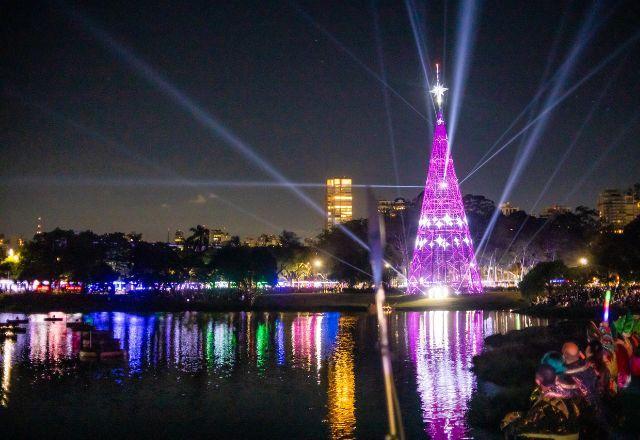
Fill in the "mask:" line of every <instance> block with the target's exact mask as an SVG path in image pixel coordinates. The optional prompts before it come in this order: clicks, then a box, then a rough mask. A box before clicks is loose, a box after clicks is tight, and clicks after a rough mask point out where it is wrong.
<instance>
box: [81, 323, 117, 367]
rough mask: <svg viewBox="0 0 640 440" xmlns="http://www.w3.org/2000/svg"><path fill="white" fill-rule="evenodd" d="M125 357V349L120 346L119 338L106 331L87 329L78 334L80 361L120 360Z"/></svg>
mask: <svg viewBox="0 0 640 440" xmlns="http://www.w3.org/2000/svg"><path fill="white" fill-rule="evenodd" d="M126 357H127V351H126V350H123V349H121V348H120V340H119V339H117V338H114V337H112V336H111V334H110V333H109V332H107V331H102V330H93V329H92V330H88V331H82V333H81V335H80V353H79V358H80V360H81V361H106V360H121V359H125V358H126Z"/></svg>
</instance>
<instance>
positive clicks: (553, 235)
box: [0, 195, 640, 297]
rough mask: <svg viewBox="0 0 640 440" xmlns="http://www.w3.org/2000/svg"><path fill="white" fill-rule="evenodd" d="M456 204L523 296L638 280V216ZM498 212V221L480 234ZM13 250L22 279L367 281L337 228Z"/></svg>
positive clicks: (404, 252)
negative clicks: (257, 241) (218, 239)
mask: <svg viewBox="0 0 640 440" xmlns="http://www.w3.org/2000/svg"><path fill="white" fill-rule="evenodd" d="M419 200H421V195H419V196H418V197H417V198H416V201H415V202H414V204H413V206H412V207H410V208H409V209H407V210H406V211H404V212H402V213H400V214H399V215H396V216H394V217H388V218H386V219H385V223H386V236H387V245H386V248H385V258H386V260H387V261H388V262H390V263H391V266H392V267H394V268H397V269H398V270H399V271H400V272H405V271H406V269H407V268H408V266H409V264H410V260H411V255H412V252H413V243H414V241H415V234H416V229H417V223H418V218H419V205H420V203H418V201H419ZM464 203H465V209H466V213H467V218H468V220H469V227H470V232H471V236H472V238H473V241H474V243H475V245H476V247H477V245H478V244H479V243H480V242H483V247H482V249H481V250H480V251H479V252H477V259H478V262H479V264H480V265H481V266H483V267H485V268H487V267H488V268H491V267H500V268H502V270H505V271H510V272H511V273H512V274H514V276H515V277H516V279H520V280H521V285H520V286H521V288H522V290H523V292H524V293H525V294H526V295H528V296H531V297H533V296H536V295H541V294H544V293H545V291H548V290H549V282H550V280H552V279H554V278H571V279H576V280H581V281H586V280H587V279H590V278H591V277H593V276H599V277H602V278H609V277H611V276H613V275H616V276H619V277H620V278H621V279H623V280H638V278H639V277H640V220H638V219H636V220H635V221H634V222H632V223H630V224H629V225H627V226H626V227H625V229H624V233H623V234H615V233H613V232H610V231H608V230H607V229H606V228H604V227H603V225H601V224H600V221H599V219H598V216H597V213H596V212H595V211H594V210H591V209H589V208H586V207H583V206H579V207H577V208H576V209H575V210H573V211H570V212H561V213H557V214H555V215H553V216H550V217H548V218H541V217H536V216H532V215H528V214H526V213H525V212H523V211H518V212H515V213H512V214H511V215H508V216H506V215H503V214H501V213H499V211H496V206H495V204H494V202H493V201H491V200H488V199H486V198H485V197H483V196H475V195H467V196H465V197H464ZM496 212H498V213H499V215H497V217H495V223H494V224H493V226H492V228H491V233H490V234H487V233H486V231H487V229H488V228H489V227H490V225H491V224H492V221H491V220H492V217H493V216H494V213H496ZM343 226H344V228H346V229H348V230H349V231H350V232H351V233H352V234H353V235H355V236H357V237H359V238H360V239H361V240H362V241H364V242H366V239H367V220H365V219H356V220H353V221H351V222H348V223H345V224H344V225H343ZM483 237H485V240H484V241H483ZM19 253H20V258H19V260H18V261H16V260H15V259H14V260H12V261H9V260H8V259H6V260H5V261H4V263H2V265H1V266H0V270H2V271H3V272H4V275H8V276H10V277H12V278H14V279H17V280H27V281H31V280H35V279H37V280H41V281H42V280H48V281H56V280H61V279H65V280H69V281H76V282H81V283H84V284H86V283H110V282H113V281H116V280H120V281H125V282H126V281H135V282H142V283H147V284H151V283H178V282H184V281H194V282H215V281H218V280H224V281H229V282H233V283H235V285H236V286H237V287H238V288H239V289H241V290H252V289H255V288H256V286H258V285H259V284H260V283H266V284H269V285H274V284H275V283H276V282H277V280H278V279H285V280H294V279H310V278H314V277H316V278H317V277H318V276H322V277H325V278H327V279H331V280H337V281H341V282H343V283H344V284H345V285H346V286H351V287H353V286H359V285H363V283H368V282H369V281H370V278H371V277H370V275H369V274H370V273H371V269H370V265H369V256H368V253H367V250H366V249H365V248H364V247H362V246H360V245H358V244H357V243H356V242H355V241H354V240H352V238H351V237H349V236H348V235H347V234H345V232H344V230H343V228H332V229H328V230H324V231H322V232H321V233H320V234H319V235H318V236H316V237H315V238H313V239H307V240H305V241H304V242H303V241H302V240H301V239H300V238H299V237H298V236H297V235H296V234H295V233H293V232H291V231H282V233H281V234H280V235H279V236H278V239H277V241H276V242H274V243H272V244H270V245H269V246H261V247H249V246H247V245H245V244H242V243H241V241H240V239H239V237H232V238H231V239H230V240H229V241H228V242H226V243H223V244H222V245H216V246H214V245H213V244H212V243H210V242H209V230H208V229H207V228H205V227H203V226H196V227H194V228H191V230H190V235H188V236H187V238H186V239H185V242H184V244H183V246H181V247H177V246H175V244H173V243H165V242H148V241H145V240H143V238H142V236H141V235H140V234H135V233H131V234H125V233H121V232H114V233H106V234H96V233H94V232H92V231H81V232H76V231H72V230H63V229H54V230H52V231H49V232H44V233H41V234H38V235H35V236H34V237H33V238H32V239H31V240H29V241H27V242H26V243H25V245H24V246H23V247H22V248H21V249H20V250H19ZM582 258H585V259H588V261H589V266H588V267H587V268H585V267H576V266H578V263H577V262H578V261H579V260H580V259H582ZM318 260H321V261H322V267H321V269H319V268H318V267H314V264H313V262H314V261H318ZM405 273H406V272H405ZM525 274H527V275H526V276H525ZM394 275H395V274H394V270H393V269H391V268H387V270H386V273H385V277H386V279H387V280H389V279H391V278H392V277H393V276H394Z"/></svg>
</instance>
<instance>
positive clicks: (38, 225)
mask: <svg viewBox="0 0 640 440" xmlns="http://www.w3.org/2000/svg"><path fill="white" fill-rule="evenodd" d="M42 228H43V226H42V217H38V223H37V224H36V235H40V234H42V232H43V230H42Z"/></svg>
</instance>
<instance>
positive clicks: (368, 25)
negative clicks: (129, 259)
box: [0, 2, 640, 240]
mask: <svg viewBox="0 0 640 440" xmlns="http://www.w3.org/2000/svg"><path fill="white" fill-rule="evenodd" d="M27 3H28V2H27ZM246 6H247V5H244V6H242V7H237V8H229V9H228V10H226V11H220V10H217V9H215V8H210V7H205V6H198V5H195V4H192V5H183V6H181V7H180V9H179V11H174V12H176V13H178V15H179V16H180V17H181V18H180V20H176V21H175V22H172V23H169V22H167V18H166V17H167V16H170V14H166V12H167V11H164V10H163V9H162V8H155V9H154V8H150V10H149V12H148V14H147V16H146V17H145V21H144V25H143V26H140V21H139V20H138V19H136V18H135V17H136V16H137V15H136V14H135V11H133V10H132V9H131V8H135V6H132V5H128V4H126V3H122V4H120V5H119V7H118V8H112V7H109V8H106V7H104V6H103V5H101V4H99V3H93V4H92V3H89V4H86V5H84V6H83V7H82V8H80V7H77V6H74V5H71V7H70V8H69V10H68V11H63V10H60V9H59V8H58V7H56V6H51V5H49V6H46V7H44V8H42V9H41V10H40V12H41V13H40V14H39V15H38V16H35V15H32V14H30V13H29V9H30V7H29V5H28V4H26V5H15V6H14V8H15V11H13V12H14V13H13V14H11V18H10V19H8V20H7V30H8V34H9V35H11V41H10V43H11V44H10V45H9V47H10V49H9V51H8V53H7V54H6V56H5V62H8V64H9V66H8V67H9V68H8V69H6V70H4V71H3V79H4V81H3V84H4V85H3V89H2V96H3V102H4V104H5V105H3V113H2V114H3V117H2V127H3V129H2V132H1V134H0V136H1V138H0V140H1V145H2V146H3V156H4V157H5V158H7V160H6V161H5V167H3V170H2V171H1V172H0V179H1V180H0V182H1V183H0V191H1V193H0V209H1V210H2V212H3V214H4V215H3V216H2V218H1V219H0V231H2V232H4V233H6V234H11V235H19V234H22V235H25V236H30V235H31V234H32V233H33V231H34V226H35V225H34V223H35V221H36V220H35V219H37V218H38V217H42V218H43V219H44V222H45V229H50V228H52V227H55V226H60V227H63V228H69V229H76V230H82V229H93V230H96V231H97V232H107V231H114V230H123V231H131V230H134V231H138V232H141V233H143V234H144V235H145V236H146V237H149V238H150V239H154V240H163V239H164V237H165V236H166V230H167V228H171V229H177V228H187V227H188V226H191V225H196V224H202V223H206V224H211V225H216V226H220V227H222V226H225V227H227V229H229V230H231V229H233V230H235V231H237V233H238V235H242V236H246V235H255V234H256V232H266V233H271V232H277V230H278V229H280V230H281V229H290V230H293V231H295V232H297V233H299V234H300V235H302V236H312V235H315V234H316V233H317V232H319V231H320V230H321V228H322V225H323V218H322V217H321V216H320V215H319V213H317V212H314V210H313V209H310V208H309V207H308V206H306V205H305V204H304V203H302V202H300V200H299V198H297V197H296V195H295V194H292V193H291V192H290V191H288V190H287V189H286V188H283V187H276V188H274V187H267V186H264V187H263V186H261V185H257V186H254V187H247V188H243V187H237V186H224V185H223V186H220V185H213V184H212V185H207V184H204V185H203V184H202V182H203V181H204V182H205V183H206V182H207V181H216V182H220V181H229V180H231V181H234V182H240V183H242V182H249V181H257V182H269V181H273V179H272V178H271V177H270V176H269V175H265V174H264V172H263V170H260V169H259V167H257V166H256V164H252V163H250V162H249V161H248V160H247V159H246V158H245V157H243V156H242V155H239V154H237V152H234V151H233V149H230V148H229V146H228V143H227V142H225V141H224V140H221V139H220V138H219V137H216V136H213V135H212V134H211V133H210V132H209V131H207V130H206V129H205V128H203V126H202V124H200V123H198V121H197V120H194V118H193V117H192V116H191V115H190V114H189V113H188V112H185V111H184V109H183V108H181V107H180V106H179V105H178V104H177V103H176V102H175V101H173V100H171V99H168V98H167V95H166V93H165V91H163V90H159V89H158V88H157V87H156V86H154V85H153V84H151V83H150V82H149V81H148V80H147V79H145V78H144V77H141V75H140V73H139V72H137V71H136V70H135V69H132V68H131V60H130V59H127V57H126V56H124V55H123V53H124V52H119V53H118V52H117V51H115V52H114V50H113V47H114V46H113V45H112V46H111V47H109V44H108V41H110V40H109V39H111V40H113V41H112V42H113V43H114V44H116V45H122V46H124V47H125V48H127V49H128V51H129V52H127V53H128V54H133V55H135V56H136V57H137V59H139V60H143V61H144V62H146V63H147V64H148V65H150V66H152V67H153V68H154V69H155V70H156V71H157V72H160V73H161V74H162V76H163V77H165V78H167V80H168V84H170V85H172V86H174V87H176V89H177V90H180V92H181V93H182V94H183V95H184V96H188V97H189V98H190V99H191V101H192V102H194V103H197V104H198V106H199V107H200V108H202V109H204V110H205V111H206V113H207V114H209V115H213V117H215V118H216V120H219V121H221V123H222V124H223V125H224V127H225V128H226V129H228V130H229V131H231V132H232V133H233V134H235V135H236V136H238V137H239V138H240V139H241V140H242V141H243V142H244V143H245V144H246V145H248V146H250V147H251V148H252V151H255V152H257V153H258V154H259V155H260V157H262V158H266V159H268V161H269V163H270V165H272V166H273V168H274V169H275V170H277V171H278V172H280V173H281V174H283V175H284V176H286V178H288V179H290V180H292V181H294V182H303V183H305V184H308V183H312V184H319V186H317V187H302V188H301V190H302V191H304V192H305V193H306V194H308V195H309V197H310V198H311V199H312V200H313V201H314V202H315V203H316V204H317V205H318V206H322V205H323V198H324V194H323V183H324V179H325V178H327V177H328V176H332V175H333V176H340V175H348V176H350V177H352V178H353V179H354V182H358V183H363V184H367V183H370V184H389V185H394V184H396V183H398V184H400V185H411V186H418V187H421V186H423V184H424V176H423V170H424V167H425V165H426V164H425V161H424V158H425V157H428V154H429V139H430V124H429V123H427V122H426V121H425V119H424V118H428V114H429V106H430V105H431V104H430V102H429V101H428V98H427V88H426V87H425V84H424V78H423V76H424V75H423V73H422V67H421V63H420V56H419V54H418V52H417V51H416V46H415V42H414V39H413V35H412V31H411V27H410V26H409V19H408V17H407V13H406V10H405V9H404V7H403V5H402V4H398V5H392V6H391V5H382V6H380V7H379V8H378V9H377V10H376V11H373V10H371V6H370V4H369V3H368V2H365V3H362V5H361V6H362V7H361V8H354V7H353V6H348V5H341V4H335V5H332V7H330V8H326V7H320V6H318V5H314V4H302V3H301V4H299V5H298V6H297V7H294V6H291V5H290V4H286V3H283V4H277V5H264V4H256V5H254V6H255V8H253V9H255V10H254V11H249V10H251V9H252V8H247V7H246ZM443 6H444V4H434V5H431V6H430V7H431V8H432V9H430V10H429V13H428V14H426V13H425V12H426V11H424V10H420V8H418V9H419V10H418V13H419V14H420V17H418V18H419V22H420V23H422V25H423V26H424V29H423V31H424V36H425V42H424V45H423V47H422V49H426V50H427V54H428V55H430V56H431V57H432V58H431V59H432V60H437V59H441V60H442V62H443V64H444V65H445V69H444V80H445V83H446V84H447V85H448V86H452V84H453V83H454V82H455V77H454V75H452V72H453V66H454V65H455V64H456V55H455V48H456V41H457V35H456V33H455V32H454V29H455V26H454V23H455V20H454V19H453V18H454V17H455V16H456V14H457V11H456V10H455V8H452V10H450V11H449V12H448V14H449V18H450V20H449V24H448V25H447V26H446V27H445V26H443V17H444V10H443ZM637 7H638V6H637V5H635V4H633V3H632V2H623V3H622V4H620V5H618V6H617V7H615V8H614V7H609V6H602V8H600V9H599V10H597V11H595V16H596V17H597V20H595V21H596V22H597V23H596V24H598V26H597V27H596V29H595V31H594V35H593V38H592V39H591V40H586V41H585V43H584V45H585V46H584V48H583V53H582V54H581V57H579V60H577V61H576V64H575V65H574V66H572V69H570V70H571V74H569V75H567V80H566V82H565V84H563V90H566V89H569V88H570V87H572V86H574V85H575V84H577V83H578V82H579V81H580V80H581V79H582V78H585V77H586V76H588V75H590V74H591V73H592V71H593V67H594V66H598V65H599V63H601V62H602V61H603V60H606V59H607V57H609V56H613V55H615V54H616V53H617V52H616V50H617V49H619V48H621V47H623V48H624V50H623V51H622V52H620V53H619V54H617V55H616V56H615V57H613V58H611V60H610V62H608V63H607V64H606V65H605V66H604V67H603V68H602V69H601V70H599V71H598V72H595V73H594V74H593V76H592V77H589V78H588V80H586V81H585V82H584V83H583V84H582V85H580V87H579V88H577V89H576V90H575V91H573V92H572V93H570V94H569V95H568V96H567V98H566V100H565V101H563V103H562V104H561V105H559V106H558V107H557V108H554V109H553V110H552V111H551V112H550V120H549V122H548V124H547V127H546V129H544V130H543V132H542V133H541V135H540V137H539V139H537V142H536V148H537V149H536V151H535V152H533V153H532V155H531V159H530V160H529V161H528V162H527V163H525V164H524V168H523V171H522V174H521V175H519V176H518V178H517V179H515V183H514V186H513V189H512V192H511V195H510V196H509V197H508V198H507V200H508V201H511V202H512V203H513V204H514V205H516V206H519V207H520V208H522V209H523V210H525V211H527V212H531V211H532V209H531V208H532V206H534V205H536V201H537V200H538V199H539V201H538V202H537V206H536V209H534V210H533V212H539V211H540V210H541V208H542V207H544V206H548V205H551V204H554V203H558V204H562V205H569V206H577V205H587V206H591V207H595V204H596V199H597V196H598V194H599V192H600V191H601V190H603V189H606V188H622V189H624V188H626V187H627V186H629V185H632V184H633V183H635V180H637V178H635V177H634V176H635V175H636V174H637V173H636V172H635V170H636V169H637V166H638V154H637V150H638V144H637V139H638V135H639V134H640V133H639V132H638V124H637V117H636V116H637V108H638V107H639V105H638V104H639V102H638V99H639V98H638V93H637V90H638V81H637V79H636V75H634V74H633V72H636V71H637V70H638V62H639V61H638V60H639V59H640V58H639V57H637V56H634V54H637V53H638V45H637V41H636V40H634V42H633V44H628V42H629V39H630V38H633V37H634V35H636V33H635V32H636V30H635V28H634V26H633V20H632V18H631V17H633V13H629V12H628V10H629V8H637ZM523 8H524V9H525V10H524V11H523ZM527 8H531V10H528V9H527ZM495 10H499V11H500V13H499V14H489V11H495ZM116 11H117V12H116ZM589 11H590V10H589V9H588V7H587V5H583V4H579V5H576V4H572V3H569V2H566V3H563V4H561V5H560V7H558V6H557V4H556V3H555V2H554V3H552V2H548V4H547V7H546V8H544V7H540V5H535V6H533V5H525V6H523V5H518V6H517V7H516V6H515V5H513V6H509V5H507V6H506V7H505V6H502V7H500V8H494V7H492V5H491V4H490V3H488V4H484V5H483V8H482V11H481V14H480V17H479V18H478V25H477V29H476V41H475V45H474V47H473V53H469V54H468V56H469V71H468V77H467V84H466V87H465V88H464V90H463V91H461V93H462V96H463V100H462V103H461V105H460V107H459V110H460V115H459V117H458V120H459V121H460V122H459V124H458V127H457V129H456V132H455V140H454V143H453V151H454V154H456V155H457V157H458V159H457V163H456V165H457V168H458V173H459V175H460V179H461V180H464V182H463V183H462V192H463V193H465V194H466V193H471V194H484V195H486V196H487V197H488V198H490V199H492V200H494V201H495V202H496V204H497V205H498V204H499V203H500V202H503V201H502V200H500V198H501V194H502V190H503V188H504V187H505V184H506V182H507V179H508V177H509V174H510V171H511V170H512V168H513V166H514V163H515V161H516V159H518V157H519V155H518V154H517V152H518V151H519V150H520V151H521V150H522V148H523V147H522V145H521V144H520V138H517V139H516V140H515V141H514V142H513V144H512V145H511V146H509V147H508V148H506V149H505V150H504V151H503V152H502V153H500V154H498V155H497V156H496V157H495V158H494V159H493V160H491V161H490V162H488V163H487V165H485V166H484V167H483V168H481V169H480V170H479V171H478V172H476V173H475V174H473V175H471V176H470V177H468V176H469V174H470V173H471V172H472V171H473V169H474V165H475V164H477V163H479V162H480V159H481V158H482V157H483V155H485V153H486V152H487V151H488V150H489V147H491V145H493V144H494V143H495V142H496V141H497V140H498V139H499V138H500V136H501V134H502V133H504V131H505V130H506V129H507V128H508V127H509V125H510V124H511V122H512V121H513V119H514V116H515V115H517V114H518V113H520V112H521V111H522V109H524V108H526V106H527V104H528V103H529V102H530V101H531V99H532V98H533V97H534V96H535V94H536V91H537V90H538V86H539V85H540V84H541V82H544V81H542V80H541V78H543V76H544V73H545V72H547V73H549V74H553V72H557V71H558V67H559V66H560V65H561V64H562V61H563V60H565V59H566V55H567V53H568V52H569V51H570V49H571V47H572V44H573V42H574V39H575V37H576V35H577V34H578V33H579V32H580V30H581V26H582V25H583V23H584V18H585V17H586V16H587V15H588V13H589ZM376 17H377V27H376V20H374V18H376ZM522 17H527V19H526V20H524V19H523V18H522ZM338 18H339V19H338ZM285 22H286V23H290V24H291V26H289V27H286V29H287V30H286V31H283V30H282V29H283V26H282V24H283V23H285ZM212 23H213V24H215V25H216V26H215V27H212V26H211V24H212ZM167 26H173V28H172V29H173V30H175V32H168V33H162V32H159V31H158V30H159V29H164V28H166V27H167ZM376 29H378V31H379V32H376ZM541 30H543V31H544V32H541ZM445 31H446V32H445ZM105 35H107V36H108V38H103V37H104V36H105ZM378 37H379V38H378ZM378 40H379V41H380V43H381V49H382V50H381V51H380V52H379V51H378V47H377V44H376V43H377V41H378ZM185 41H188V42H190V43H189V44H186V43H184V42H185ZM505 41H506V42H508V44H504V42H505ZM554 41H556V42H557V44H555V45H554ZM445 42H446V47H448V48H449V50H448V51H445V50H444V48H445ZM499 42H503V43H500V44H498V43H499ZM625 44H627V46H624V45H625ZM58 46H60V47H59V48H58ZM341 47H342V48H341ZM554 48H555V49H554ZM344 49H346V51H345V50H344ZM554 51H555V52H554ZM379 53H382V55H383V57H382V58H381V57H380V56H379ZM550 54H554V55H553V56H550ZM220 59H224V61H225V62H224V63H219V62H218V61H219V60H220ZM488 59H491V60H492V61H491V63H487V62H486V60H488ZM247 60H248V61H249V62H247ZM380 61H383V62H384V66H385V68H384V69H379V67H380V65H381V64H380ZM372 73H373V75H372ZM382 74H384V78H386V83H387V84H388V85H389V88H385V87H382V86H381V84H380V81H379V80H378V79H376V75H377V76H378V78H380V77H381V76H380V75H382ZM430 74H431V72H430ZM385 91H386V94H387V95H388V96H387V98H388V102H389V106H388V107H386V106H385ZM394 93H397V95H396V94H394ZM538 104H539V105H538V106H537V107H538V108H537V109H535V111H532V112H531V113H530V114H529V116H533V115H534V114H536V113H537V112H538V111H540V109H541V107H542V105H543V104H542V103H538ZM451 107H452V106H451V105H450V106H448V107H447V108H451ZM535 107H536V106H534V108H535ZM387 109H388V113H387ZM594 109H595V110H594ZM592 110H593V112H592ZM416 111H417V112H416ZM418 113H420V115H419V114H418ZM421 115H422V116H421ZM447 117H448V120H451V119H452V118H451V115H447ZM587 117H588V118H587ZM525 119H526V118H525ZM389 121H390V122H391V128H392V129H393V136H391V137H390V136H389V130H388V128H389V126H388V124H387V123H388V122H389ZM521 122H522V123H524V122H526V121H524V122H523V121H521ZM520 126H521V124H516V126H515V128H514V129H513V130H512V131H510V132H509V133H508V134H507V135H506V136H505V137H504V139H503V140H502V141H501V142H500V143H499V144H498V145H502V144H503V143H505V142H507V141H508V140H509V139H510V138H511V137H512V136H513V135H514V134H515V133H517V131H518V130H519V128H520ZM578 132H580V136H579V137H577V133H578ZM572 142H575V145H572ZM391 144H393V146H394V150H395V159H396V160H395V162H396V165H395V166H394V154H393V153H392V151H393V150H392V148H391ZM519 145H520V147H519ZM569 147H571V148H572V150H573V151H571V152H570V153H569V154H568V156H567V158H566V161H565V162H564V163H563V164H562V166H561V168H560V171H559V172H558V173H557V174H555V177H554V180H553V181H551V182H550V183H549V185H548V187H547V188H546V191H545V192H544V193H543V194H542V195H540V193H541V191H543V189H545V185H546V184H547V182H548V181H549V178H550V177H551V176H552V175H554V169H553V168H554V166H555V165H556V164H557V163H559V162H560V159H561V156H562V155H563V154H564V153H565V151H566V150H567V149H568V148H569ZM494 150H495V149H494ZM549 158H551V159H552V160H549ZM395 170H397V171H398V176H396V174H395ZM585 170H587V171H588V172H589V174H588V175H587V176H586V178H585V179H584V181H582V182H580V180H581V179H580V174H581V173H584V172H585ZM467 177H468V179H466V180H465V178H467ZM158 182H165V183H158ZM167 182H168V183H167ZM171 182H174V183H171ZM579 183H581V184H582V185H581V186H579V187H577V188H576V185H577V184H579ZM417 193H418V190H416V189H407V188H401V189H398V190H396V189H393V188H387V189H376V196H377V197H378V198H381V199H383V198H384V199H395V198H396V197H399V196H400V197H405V198H409V199H413V198H414V197H415V195H417ZM565 198H566V199H567V200H563V199H565ZM354 199H355V202H354V214H355V216H356V217H359V216H362V215H363V213H364V212H365V211H366V209H365V207H364V205H363V204H364V200H365V197H364V192H363V191H362V190H361V189H358V188H354ZM507 200H505V201H507ZM269 225H271V226H269Z"/></svg>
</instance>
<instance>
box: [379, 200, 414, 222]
mask: <svg viewBox="0 0 640 440" xmlns="http://www.w3.org/2000/svg"><path fill="white" fill-rule="evenodd" d="M410 206H411V202H410V201H409V200H407V199H404V198H402V197H398V198H396V199H394V200H378V212H379V213H380V214H382V215H384V216H386V217H391V218H394V217H397V216H398V214H400V213H402V212H404V211H406V210H407V208H409V207H410Z"/></svg>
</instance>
